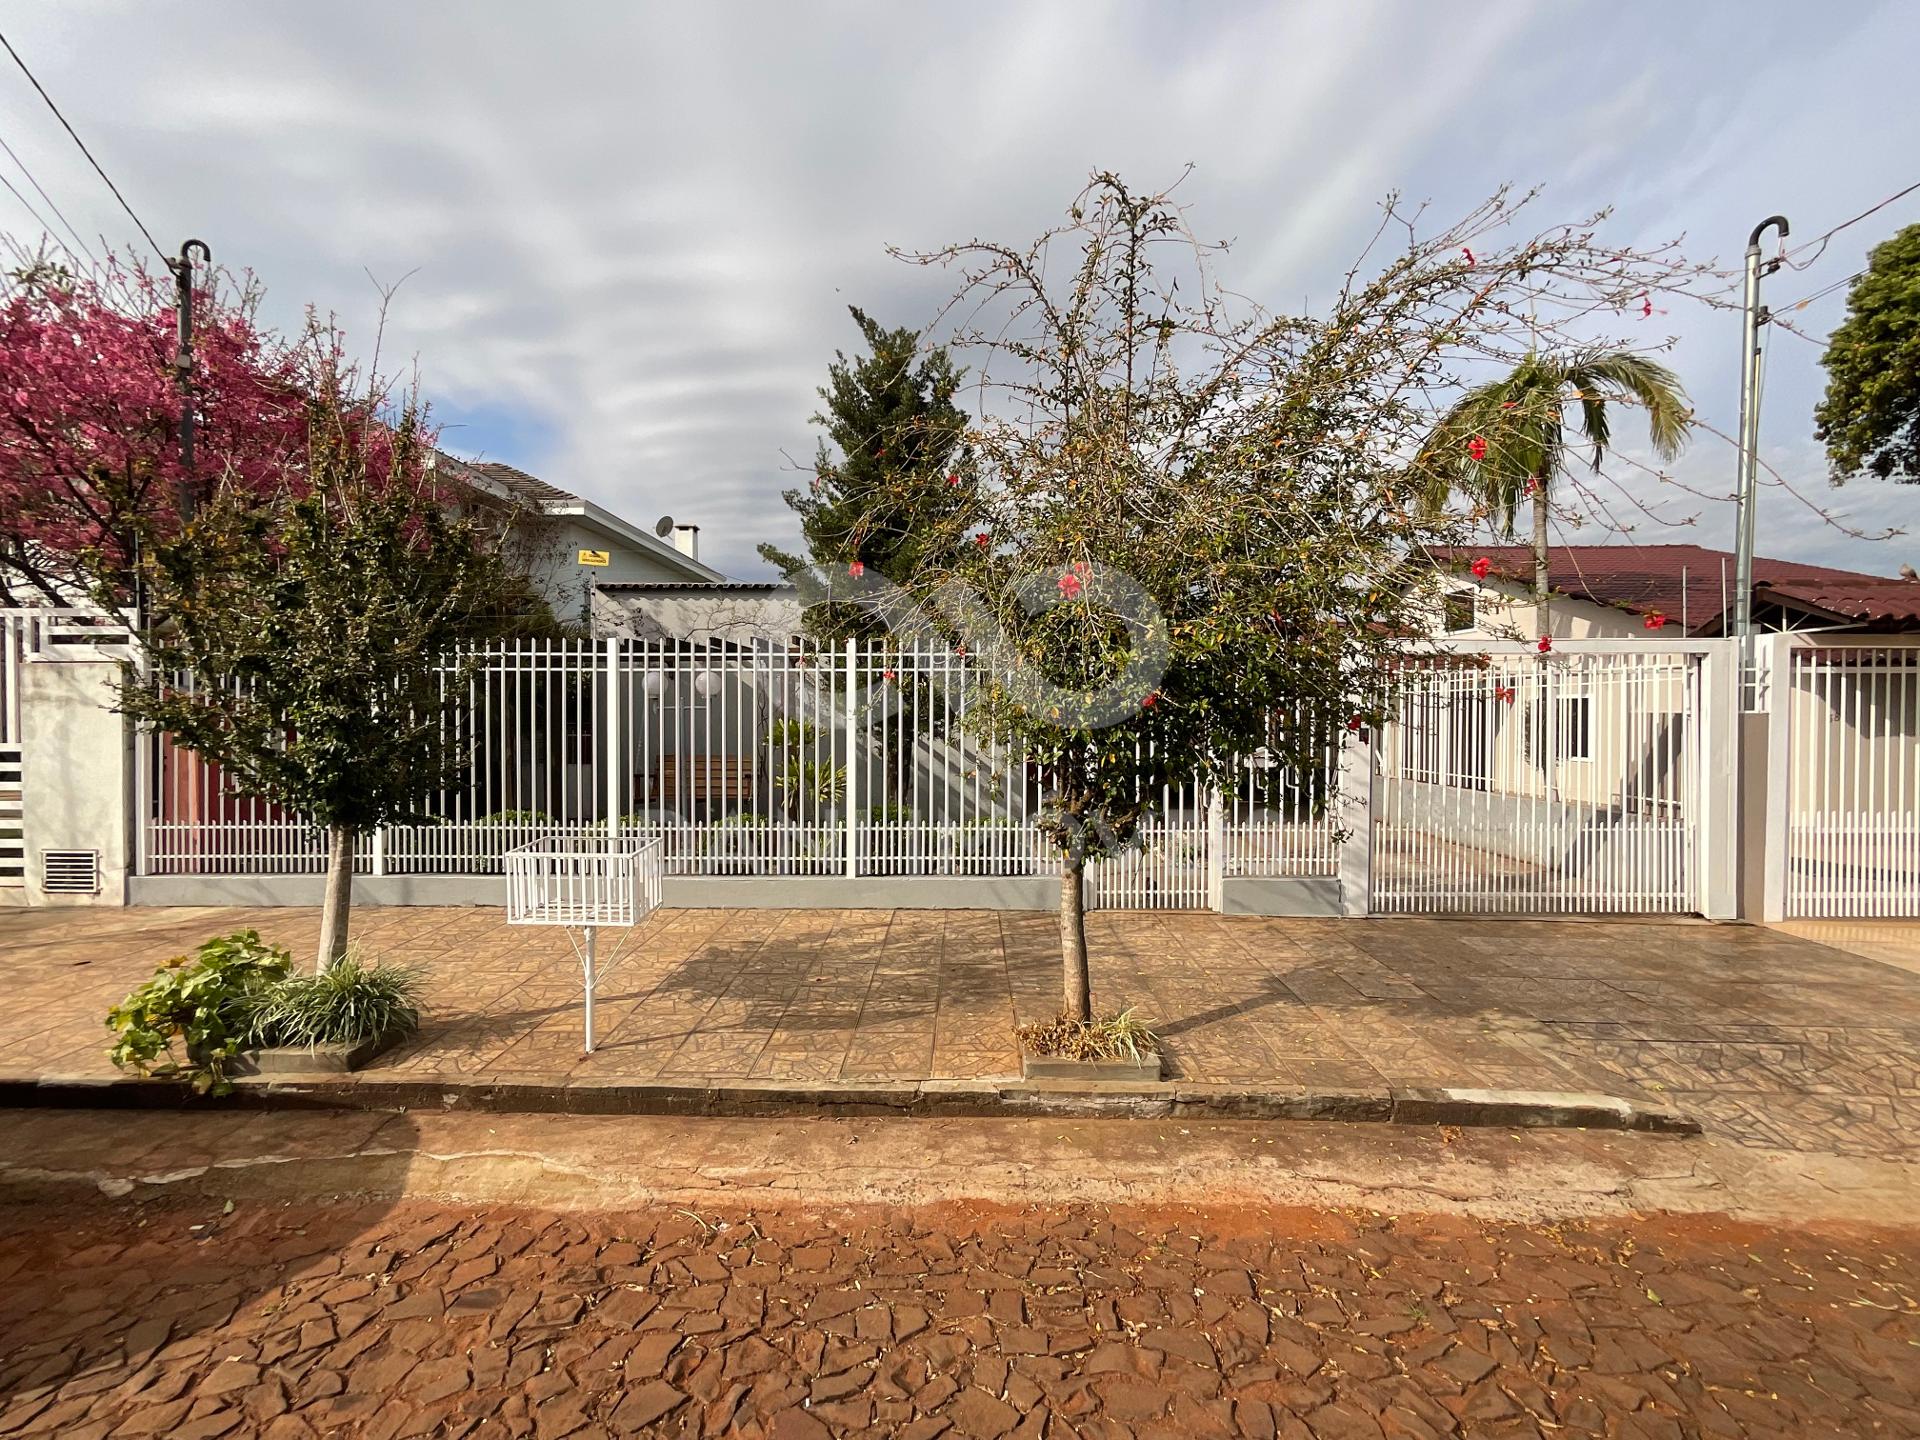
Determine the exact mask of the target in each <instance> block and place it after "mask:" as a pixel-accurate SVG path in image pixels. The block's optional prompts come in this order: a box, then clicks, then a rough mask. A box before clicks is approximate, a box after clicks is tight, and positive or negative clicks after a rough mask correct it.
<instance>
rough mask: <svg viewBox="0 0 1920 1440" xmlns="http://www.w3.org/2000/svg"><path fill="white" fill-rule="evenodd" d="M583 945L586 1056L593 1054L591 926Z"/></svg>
mask: <svg viewBox="0 0 1920 1440" xmlns="http://www.w3.org/2000/svg"><path fill="white" fill-rule="evenodd" d="M584 933H585V937H586V939H585V944H584V946H583V947H582V948H583V950H584V955H583V958H582V962H581V963H582V966H583V967H584V969H585V971H586V992H587V1054H589V1055H591V1054H592V1053H593V926H591V925H588V926H586V927H585V930H584Z"/></svg>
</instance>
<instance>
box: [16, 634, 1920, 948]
mask: <svg viewBox="0 0 1920 1440" xmlns="http://www.w3.org/2000/svg"><path fill="white" fill-rule="evenodd" d="M36 627H37V628H36ZM63 627H64V628H63ZM75 629H77V630H78V631H79V633H80V639H79V640H71V639H67V638H61V637H62V636H64V635H65V634H66V632H67V631H69V630H75ZM99 639H100V635H99V632H98V631H97V630H96V631H93V632H91V633H90V634H89V633H88V632H87V631H86V627H85V626H83V625H80V624H79V622H61V623H60V624H55V623H54V622H51V621H47V620H45V619H44V618H41V619H36V620H27V621H20V620H17V619H8V620H7V621H6V628H5V629H4V630H3V631H0V640H4V641H5V644H6V645H7V646H9V647H11V648H10V649H4V650H0V657H4V656H5V655H11V656H12V657H13V658H12V660H11V662H10V663H11V664H12V665H13V666H14V667H15V668H14V670H13V671H8V670H6V669H5V668H4V665H3V664H0V869H5V868H7V867H8V865H9V863H11V868H12V869H14V870H15V871H16V872H17V871H18V869H19V866H20V863H21V861H20V858H19V857H20V854H21V848H20V839H19V828H20V826H19V820H18V816H19V809H18V803H19V802H18V797H19V794H20V790H21V779H22V777H21V776H20V774H19V763H18V756H19V741H20V730H19V723H20V722H19V717H18V713H17V712H18V695H19V686H18V683H17V671H18V667H19V666H20V665H21V664H23V663H30V659H31V656H32V655H33V654H34V653H35V650H36V647H38V648H39V649H40V650H41V651H42V652H43V653H44V652H45V650H46V648H47V647H49V646H58V645H66V644H75V643H92V644H98V642H99ZM1775 641H1777V643H1778V646H1779V647H1782V648H1780V649H1779V653H1780V655H1781V656H1782V657H1785V656H1787V655H1788V654H1789V652H1790V653H1791V662H1790V664H1789V662H1788V661H1787V660H1786V659H1785V658H1782V659H1781V661H1780V663H1779V664H1778V665H1777V666H1775V667H1774V668H1773V669H1772V670H1771V671H1770V672H1769V677H1768V679H1767V689H1766V690H1765V692H1764V697H1763V698H1764V703H1765V704H1766V705H1767V706H1769V707H1770V709H1771V710H1772V713H1773V715H1774V716H1775V719H1776V720H1777V721H1779V723H1781V724H1782V725H1783V726H1784V727H1785V728H1784V730H1783V732H1782V733H1785V734H1787V735H1789V736H1790V737H1791V745H1790V750H1791V777H1790V782H1789V781H1788V780H1787V779H1782V780H1781V781H1780V784H1779V793H1780V795H1781V796H1782V797H1786V796H1789V795H1790V800H1788V799H1786V798H1782V799H1781V800H1779V801H1778V802H1776V801H1775V800H1773V799H1769V800H1768V801H1767V803H1766V806H1765V814H1764V815H1756V814H1753V813H1749V814H1748V815H1747V816H1746V817H1745V819H1744V820H1743V821H1742V820H1740V819H1739V818H1738V817H1737V816H1736V815H1735V813H1734V810H1733V809H1732V808H1731V805H1732V799H1731V797H1732V796H1733V794H1734V793H1735V792H1736V791H1737V790H1738V788H1739V787H1738V786H1737V784H1736V783H1735V773H1736V772H1735V771H1734V769H1733V765H1732V752H1733V746H1734V740H1733V736H1734V734H1735V727H1736V725H1737V724H1738V719H1739V717H1738V707H1737V704H1736V703H1735V699H1734V697H1733V696H1732V693H1731V687H1732V685H1733V683H1734V674H1733V668H1732V655H1731V648H1730V643H1729V642H1724V641H1659V640H1652V639H1649V640H1647V641H1645V642H1639V641H1624V640H1621V641H1563V642H1556V644H1555V646H1554V648H1553V650H1552V651H1551V652H1550V653H1549V654H1547V655H1541V654H1539V653H1537V652H1536V651H1534V649H1533V648H1532V647H1531V646H1521V645H1512V644H1498V643H1491V644H1473V645H1471V646H1467V645H1462V646H1459V647H1455V648H1456V650H1457V653H1452V654H1442V655H1440V656H1437V657H1434V658H1429V659H1425V660H1421V661H1418V662H1411V663H1413V664H1414V665H1415V667H1416V669H1417V672H1418V673H1417V674H1416V675H1415V677H1414V680H1415V683H1414V684H1412V685H1411V686H1410V687H1409V691H1408V694H1407V696H1406V699H1405V703H1404V705H1403V706H1402V708H1401V710H1400V712H1399V713H1398V714H1397V715H1395V716H1394V717H1393V719H1392V720H1391V722H1390V723H1388V724H1385V725H1382V726H1380V727H1379V728H1378V730H1377V731H1375V732H1373V733H1371V734H1366V733H1364V732H1363V733H1361V734H1359V735H1353V734H1350V733H1349V731H1348V727H1347V717H1344V716H1336V717H1318V718H1314V717H1305V716H1293V715H1284V714H1283V715H1277V716H1276V719H1275V723H1276V725H1283V724H1284V725H1289V726H1295V727H1298V726H1317V727H1318V728H1317V729H1312V730H1310V731H1308V732H1307V734H1306V735H1305V737H1304V739H1303V738H1302V736H1301V734H1300V732H1299V731H1298V730H1295V731H1293V732H1291V733H1290V734H1289V735H1287V736H1282V735H1281V734H1280V733H1279V732H1276V743H1275V745H1274V746H1273V747H1272V748H1271V749H1269V750H1256V751H1255V752H1254V753H1253V754H1252V755H1249V756H1246V757H1243V758H1242V759H1241V760H1240V761H1239V762H1238V763H1237V764H1236V766H1235V767H1234V770H1233V773H1234V775H1235V777H1236V778H1235V780H1234V782H1233V783H1232V784H1231V785H1228V786H1225V787H1223V790H1222V792H1221V793H1219V794H1217V795H1209V794H1206V793H1203V792H1202V790H1201V789H1200V787H1198V786H1186V787H1179V788H1176V789H1174V790H1171V791H1169V792H1168V793H1166V794H1164V795H1163V796H1161V797H1160V799H1161V804H1160V808H1159V813H1158V815H1157V816H1156V817H1155V818H1154V819H1153V820H1152V821H1150V822H1149V823H1148V824H1147V825H1146V826H1145V827H1144V829H1143V833H1142V835H1141V836H1140V837H1139V841H1138V843H1137V844H1136V845H1135V846H1134V847H1133V848H1132V849H1130V850H1129V851H1127V852H1126V853H1124V854H1123V855H1121V856H1119V857H1116V858H1114V859H1111V860H1107V861H1104V862H1100V863H1099V864H1097V865H1096V866H1094V867H1093V869H1092V871H1091V874H1090V883H1089V891H1090V896H1089V899H1090V903H1091V904H1093V905H1096V906H1106V907H1127V908H1135V907H1151V908H1197V907H1202V906H1209V905H1219V904H1220V903H1221V895H1222V889H1223V887H1224V886H1226V885H1229V884H1231V883H1233V882H1234V881H1237V880H1243V879H1265V878H1286V879H1303V880H1319V881H1325V880H1329V879H1332V878H1333V877H1335V876H1338V877H1339V881H1340V885H1341V887H1342V891H1343V893H1346V894H1349V895H1350V896H1352V897H1355V898H1353V899H1352V900H1351V901H1350V902H1349V908H1355V907H1359V908H1365V909H1368V910H1371V911H1372V912H1374V913H1402V914H1404V913H1448V912H1463V913H1476V914H1546V913H1602V914H1626V913H1639V914H1671V913H1686V912H1696V911H1697V912H1701V913H1710V914H1716V915H1730V914H1732V913H1734V911H1733V909H1732V908H1730V906H1731V905H1732V904H1733V902H1732V901H1730V900H1729V899H1728V897H1729V896H1731V895H1732V894H1733V893H1734V891H1735V890H1737V888H1738V886H1737V883H1736V880H1735V879H1734V878H1732V877H1733V876H1734V874H1735V870H1736V868H1737V867H1736V866H1735V864H1734V859H1733V857H1734V852H1735V850H1736V841H1737V838H1738V835H1739V834H1740V832H1741V831H1742V830H1744V832H1745V833H1746V835H1747V840H1748V844H1749V845H1756V844H1758V841H1757V840H1755V839H1754V836H1755V835H1756V834H1758V833H1760V832H1762V831H1765V832H1766V833H1767V834H1768V835H1769V836H1771V834H1772V830H1771V829H1770V828H1769V826H1770V825H1772V824H1774V823H1776V822H1778V817H1779V816H1780V815H1786V814H1790V820H1791V823H1790V825H1787V826H1784V827H1783V828H1782V837H1783V838H1782V839H1781V840H1780V843H1779V847H1778V848H1779V853H1780V855H1781V856H1782V857H1784V858H1781V859H1779V860H1778V862H1777V864H1776V862H1775V860H1774V859H1771V858H1770V859H1769V860H1768V862H1767V863H1768V865H1769V866H1771V867H1773V868H1772V869H1770V870H1769V872H1768V873H1769V874H1771V875H1775V876H1778V877H1781V878H1779V880H1778V885H1779V887H1780V890H1779V892H1778V893H1782V894H1784V895H1785V896H1786V899H1785V901H1784V902H1782V903H1783V904H1784V908H1785V909H1786V910H1787V911H1788V912H1790V913H1792V914H1795V915H1848V916H1852V915H1866V916H1873V915H1883V916H1884V915H1920V749H1917V748H1916V747H1917V746H1920V641H1909V640H1906V639H1905V638H1898V639H1886V638H1882V639H1878V640H1874V641H1872V642H1870V643H1869V642H1854V641H1840V640H1829V639H1828V638H1825V637H1823V638H1821V639H1819V640H1813V639H1809V638H1807V637H1775ZM1773 643H1774V642H1773V641H1770V642H1769V644H1773ZM1439 648H1440V649H1442V650H1443V651H1444V650H1446V649H1447V647H1445V646H1444V645H1443V646H1441V647H1439ZM1770 653H1771V652H1770ZM469 661H470V662H472V663H470V664H469V663H467V662H469ZM966 663H967V662H965V661H963V660H962V659H961V658H960V657H958V656H955V655H952V654H948V653H944V652H933V651H912V652H907V653H898V652H887V651H884V650H882V649H879V648H877V647H866V646H850V647H846V648H841V649H833V650H806V649H796V650H792V651H788V650H779V649H737V650H736V649H726V648H722V647H708V648H694V647H688V646H679V645H675V644H672V643H661V642H654V641H640V640H631V639H618V640H602V641H523V642H519V643H515V644H509V645H499V646H492V647H489V648H487V649H485V650H482V651H478V652H476V653H474V654H473V655H471V656H466V657H460V659H459V660H458V661H457V662H455V663H450V664H449V666H448V667H447V668H446V670H445V672H444V676H443V683H444V684H445V685H446V686H448V687H449V688H451V689H454V690H456V691H457V695H456V697H455V698H456V699H457V700H458V704H457V705H456V706H454V707H453V716H454V718H453V719H452V721H451V722H450V724H449V730H448V735H447V742H448V744H449V746H450V747H453V748H454V749H455V750H457V751H458V752H459V753H460V754H462V755H463V756H464V762H463V764H462V766H461V768H460V771H459V774H458V779H457V781H456V782H455V783H453V784H451V785H449V787H448V788H447V789H446V790H445V791H444V792H442V793H441V794H439V795H437V796H435V797H433V800H432V802H431V804H430V805H429V806H428V807H427V808H428V810H429V812H430V814H431V815H432V816H433V818H434V819H435V820H436V821H437V822H438V823H435V824H421V825H406V826H395V827H392V828H390V829H387V830H385V831H382V832H380V833H379V834H377V835H375V836H373V837H370V839H369V840H368V842H367V843H366V844H364V845H363V847H362V850H361V853H360V855H359V859H358V864H359V868H360V869H361V870H362V871H363V872H366V873H370V874H385V875H400V874H409V875H499V874H502V873H503V871H504V856H505V854H506V852H507V851H508V850H510V849H511V848H513V847H514V846H516V845H520V844H524V843H526V842H527V841H530V840H534V839H536V838H540V837H542V836H547V835H556V834H558V835H566V834H577V835H589V834H591V835H608V834H611V835H615V836H629V837H635V838H642V839H658V840H659V841H660V846H661V860H662V867H663V869H664V871H665V873H666V874H667V875H669V876H702V877H741V878H743V879H749V880H750V879H751V878H752V877H755V876H812V877H818V878H831V877H836V876H885V877H968V876H1016V877H1017V876H1030V877H1040V876H1046V875H1050V874H1054V873H1056V861H1055V859H1054V857H1053V855H1052V854H1051V852H1050V850H1049V848H1048V847H1047V845H1046V843H1045V841H1044V839H1043V838H1042V837H1041V836H1040V835H1039V833H1038V832H1037V830H1036V828H1035V826H1034V825H1033V823H1032V819H1033V817H1034V814H1035V810H1036V807H1037V806H1038V804H1039V801H1040V795H1039V776H1038V774H1037V772H1036V768H1035V767H1033V766H1030V765H1028V764H1026V763H1025V762H1024V761H1023V759H1022V757H1020V756H1019V755H1018V754H1017V753H1014V752H1013V751H1012V750H1010V749H1009V748H1008V747H1006V746H1003V745H998V744H994V743H989V742H983V741H982V740H981V739H980V738H979V737H978V736H976V735H975V734H974V733H973V731H972V730H971V728H970V727H969V726H968V725H967V724H966V723H965V722H966V721H967V720H968V718H969V717H968V715H967V708H968V706H969V705H970V704H972V703H973V701H972V697H971V696H970V693H969V691H968V688H967V686H966V685H965V684H964V683H963V681H964V677H965V675H966V669H965V666H966ZM9 706H11V707H12V708H11V710H10V709H9ZM1782 717H1784V719H1783V718H1782ZM1283 738H1284V739H1288V740H1291V741H1292V743H1290V744H1287V745H1285V746H1283V745H1282V744H1281V743H1280V741H1281V740H1282V739H1283ZM9 747H11V748H10V749H9ZM1362 747H1364V748H1362ZM1283 751H1284V753H1288V754H1294V755H1298V754H1300V753H1302V752H1303V751H1305V752H1310V753H1311V754H1312V755H1313V756H1314V757H1315V759H1314V760H1313V761H1312V762H1311V763H1308V764H1306V765H1304V766H1299V767H1294V766H1288V765H1284V764H1281V763H1280V762H1279V760H1278V758H1277V757H1278V756H1279V755H1280V754H1281V753H1283ZM9 755H11V756H12V757H13V768H12V769H9V768H7V762H8V758H9ZM1343 755H1344V756H1345V757H1346V758H1347V761H1348V762H1352V761H1353V760H1354V759H1355V757H1356V756H1357V757H1360V758H1364V759H1365V760H1366V761H1367V764H1366V765H1363V766H1360V767H1358V768H1357V769H1356V768H1355V766H1354V765H1353V764H1352V763H1345V764H1343V758H1342V757H1343ZM137 758H138V764H137V766H136V780H135V788H136V806H137V809H136V814H137V816H138V817H139V823H138V824H137V825H136V827H135V830H136V851H137V855H136V864H137V867H138V871H139V873H141V874H143V875H152V876H166V875H175V876H185V875H199V876H222V875H295V874H318V873H320V871H321V870H322V869H323V868H324V847H323V845H322V843H321V837H320V836H319V835H318V834H317V833H316V832H315V831H314V830H313V829H312V827H311V826H309V825H307V824H306V823H305V822H304V821H303V820H302V818H301V817H299V816H296V815H290V814H286V813H284V812H282V811H279V810H277V809H276V808H275V807H273V806H270V805H267V804H266V803H265V802H263V801H260V800H258V799H257V798H254V797H250V796H248V795H247V794H245V793H244V790H243V787H241V786H238V785H237V784H235V783H233V781H232V779H231V778H230V777H227V776H224V775H222V774H221V773H219V771H218V770H217V769H216V768H215V767H212V766H210V765H207V764H206V763H205V762H203V761H201V760H200V759H199V758H198V757H197V756H194V755H193V754H191V753H189V752H187V751H185V750H182V749H179V748H177V747H175V746H173V745H172V744H171V743H170V742H169V741H168V740H167V739H166V738H165V737H161V736H154V735H143V736H142V737H140V739H139V741H138V755H137ZM1369 769H1370V770H1371V774H1370V776H1369V775H1368V774H1367V772H1368V770H1369ZM1783 774H1784V772H1783ZM1343 775H1344V776H1345V777H1346V778H1347V780H1348V781H1349V783H1352V784H1355V785H1364V786H1365V788H1366V790H1367V794H1366V795H1364V796H1353V797H1350V798H1351V800H1352V802H1353V803H1351V804H1345V803H1343V801H1342V797H1341V795H1340V794H1339V793H1338V786H1339V784H1340V782H1341V777H1342V776H1343ZM25 778H26V781H27V782H28V783H32V777H30V776H29V777H25ZM1772 783H1773V782H1772V781H1769V784H1772ZM9 797H11V799H10V798H9ZM9 803H11V804H12V805H13V807H14V808H13V809H12V810H11V811H8V810H7V809H6V808H4V807H5V806H6V805H8V804H9ZM1789 805H1790V811H1789V809H1788V808H1787V807H1788V806H1789ZM9 814H11V815H12V816H13V824H12V825H11V826H9V825H8V823H7V817H8V815H9ZM1355 815H1358V816H1361V817H1363V818H1362V819H1361V820H1360V821H1359V822H1358V823H1355V822H1354V820H1353V817H1354V816H1355ZM1365 817H1370V818H1365ZM1343 822H1344V824H1345V825H1346V826H1347V827H1349V828H1351V829H1352V831H1353V833H1354V835H1356V836H1360V838H1361V843H1360V844H1359V846H1358V851H1357V854H1358V857H1359V858H1358V860H1356V859H1355V854H1356V848H1355V845H1354V844H1353V843H1350V842H1348V840H1347V837H1346V835H1345V834H1343ZM9 831H11V832H12V833H11V835H9ZM1362 832H1364V833H1362ZM1788 832H1790V833H1788ZM9 843H11V844H12V846H13V849H12V851H11V852H9V850H8V849H7V848H6V847H7V845H8V844H9ZM1767 845H1768V849H1767V854H1768V855H1769V856H1770V857H1771V856H1773V854H1774V849H1773V842H1772V840H1771V839H1769V840H1768V842H1767ZM1356 875H1357V877H1358V879H1357V882H1356V883H1350V882H1354V877H1355V876H1356ZM6 880H7V877H6V876H5V875H3V874H0V883H6ZM14 883H18V882H17V880H15V881H14ZM1769 883H1773V882H1769ZM1709 892H1711V894H1712V895H1713V896H1714V897H1716V898H1714V899H1713V900H1712V901H1711V902H1709V900H1708V898H1707V897H1708V895H1709ZM1360 897H1364V898H1363V899H1362V898H1360Z"/></svg>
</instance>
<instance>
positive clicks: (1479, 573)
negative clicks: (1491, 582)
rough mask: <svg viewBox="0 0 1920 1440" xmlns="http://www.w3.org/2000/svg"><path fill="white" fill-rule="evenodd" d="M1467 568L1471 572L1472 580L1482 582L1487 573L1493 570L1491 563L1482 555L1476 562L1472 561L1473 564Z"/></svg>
mask: <svg viewBox="0 0 1920 1440" xmlns="http://www.w3.org/2000/svg"><path fill="white" fill-rule="evenodd" d="M1467 568H1468V569H1469V570H1471V571H1473V578H1474V579H1476V580H1484V579H1486V578H1487V572H1488V571H1490V570H1492V569H1493V561H1491V560H1489V559H1488V558H1487V557H1486V556H1484V555H1482V556H1481V557H1480V558H1479V559H1478V560H1476V561H1474V562H1473V564H1471V565H1469V566H1468V567H1467Z"/></svg>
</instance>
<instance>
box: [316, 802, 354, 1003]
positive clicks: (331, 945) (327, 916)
mask: <svg viewBox="0 0 1920 1440" xmlns="http://www.w3.org/2000/svg"><path fill="white" fill-rule="evenodd" d="M352 907H353V832H352V831H351V830H349V829H347V827H346V826H344V825H332V826H329V827H328V828H327V889H326V895H325V898H324V899H323V900H322V902H321V906H320V960H319V964H318V966H317V967H316V969H317V970H318V972H319V973H320V974H322V975H324V974H325V973H326V972H327V971H328V970H329V969H331V968H332V966H333V964H334V962H335V961H336V960H338V959H340V957H341V956H343V955H345V954H346V953H347V916H348V913H349V911H350V910H351V909H352Z"/></svg>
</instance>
